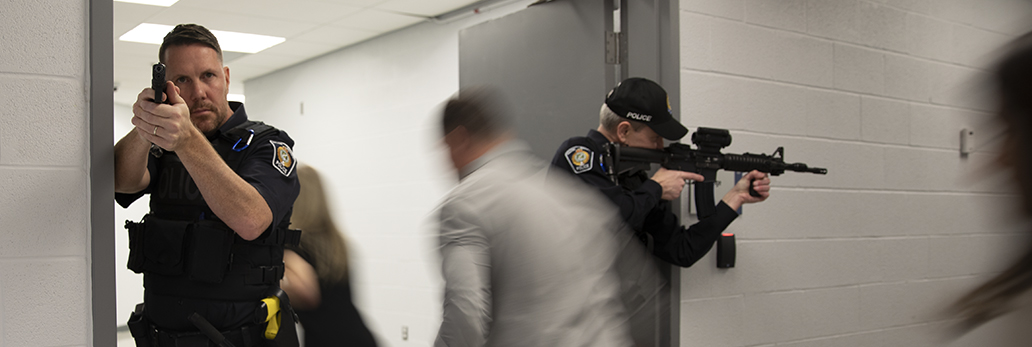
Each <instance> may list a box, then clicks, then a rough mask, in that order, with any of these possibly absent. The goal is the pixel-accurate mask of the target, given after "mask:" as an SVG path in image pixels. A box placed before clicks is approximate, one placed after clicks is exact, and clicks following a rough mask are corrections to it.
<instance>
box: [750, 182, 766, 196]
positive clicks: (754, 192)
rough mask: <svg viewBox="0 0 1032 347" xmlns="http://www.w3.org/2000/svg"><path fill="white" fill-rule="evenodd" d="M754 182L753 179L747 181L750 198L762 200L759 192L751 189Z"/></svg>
mask: <svg viewBox="0 0 1032 347" xmlns="http://www.w3.org/2000/svg"><path fill="white" fill-rule="evenodd" d="M755 181H756V179H755V178H750V179H749V195H750V196H752V197H756V198H762V197H763V196H762V195H760V192H757V191H756V189H753V182H755Z"/></svg>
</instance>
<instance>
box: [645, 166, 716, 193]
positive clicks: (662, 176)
mask: <svg viewBox="0 0 1032 347" xmlns="http://www.w3.org/2000/svg"><path fill="white" fill-rule="evenodd" d="M652 180H653V181H656V183H659V185H660V186H661V187H663V196H662V199H663V200H674V199H677V197H678V196H681V190H683V189H684V184H685V181H686V180H692V181H702V180H703V178H702V175H700V174H697V173H692V172H685V171H676V170H667V169H666V168H663V167H660V168H659V170H658V171H656V173H655V174H653V175H652Z"/></svg>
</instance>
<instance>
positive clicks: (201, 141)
mask: <svg viewBox="0 0 1032 347" xmlns="http://www.w3.org/2000/svg"><path fill="white" fill-rule="evenodd" d="M158 59H159V61H161V62H162V63H163V65H162V64H156V65H155V67H154V69H155V70H154V77H155V81H154V83H153V84H154V86H153V87H152V88H148V89H144V90H143V92H141V93H140V95H139V97H138V99H137V101H136V103H135V104H134V105H133V118H132V124H133V125H134V126H135V128H134V129H133V130H132V131H130V132H129V133H128V134H126V135H125V137H123V138H122V139H121V140H119V141H118V143H117V144H116V145H115V192H116V195H115V199H116V201H117V202H118V203H119V204H120V205H122V206H123V207H125V206H128V205H129V204H131V203H132V202H133V201H135V200H136V199H138V198H139V197H141V196H142V195H144V194H150V195H151V197H150V213H149V214H147V215H146V216H145V217H144V218H143V220H142V221H140V222H139V223H134V222H128V221H127V223H126V228H127V229H129V243H130V246H129V249H130V255H129V264H128V267H129V268H130V269H131V270H133V271H135V272H137V273H143V281H144V288H145V292H144V304H141V305H138V306H137V308H136V312H134V313H133V315H132V317H131V319H130V322H129V327H130V330H131V332H132V334H133V337H134V338H135V339H136V343H137V346H297V345H298V341H297V334H296V332H295V331H294V323H293V322H294V315H293V311H291V310H290V306H289V300H287V297H286V295H284V294H283V293H282V291H281V290H280V289H279V281H280V279H281V278H282V277H283V246H284V245H285V244H296V243H297V242H298V240H299V239H300V231H297V230H289V229H288V228H287V226H288V224H289V221H290V213H291V208H292V205H293V203H294V199H295V198H297V195H298V191H299V187H300V186H299V184H298V181H297V174H296V173H295V170H294V168H295V167H296V166H297V162H296V161H295V159H294V156H293V153H292V149H291V148H292V146H293V145H294V141H293V140H292V139H291V138H290V137H289V136H288V135H287V134H286V133H285V132H283V131H281V130H278V129H276V128H273V127H271V126H269V125H266V124H264V123H261V122H255V121H250V120H248V119H247V114H246V113H245V111H244V106H243V104H241V103H236V102H228V101H227V99H226V96H227V93H228V92H229V68H228V67H226V66H224V65H223V64H222V50H221V49H220V47H219V43H218V40H217V39H216V38H215V36H214V35H212V33H211V32H210V31H208V30H207V29H205V28H204V27H202V26H199V25H194V24H183V25H178V26H176V27H175V29H173V30H172V31H171V32H169V33H168V35H166V36H165V39H164V42H163V43H162V45H161V47H160V49H159V51H158ZM162 74H163V75H162ZM162 90H163V91H162Z"/></svg>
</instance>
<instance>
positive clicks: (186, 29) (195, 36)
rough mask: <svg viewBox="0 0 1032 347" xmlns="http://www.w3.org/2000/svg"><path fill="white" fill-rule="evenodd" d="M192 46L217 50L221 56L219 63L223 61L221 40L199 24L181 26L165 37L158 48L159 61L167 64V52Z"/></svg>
mask: <svg viewBox="0 0 1032 347" xmlns="http://www.w3.org/2000/svg"><path fill="white" fill-rule="evenodd" d="M191 44H202V45H205V46H208V47H211V49H214V50H215V53H217V54H218V55H219V62H221V61H222V48H221V47H219V40H218V39H217V38H215V35H214V34H212V33H211V31H208V29H207V28H205V27H203V26H200V25H197V24H179V25H176V27H175V28H174V29H172V31H169V32H168V34H166V35H165V39H164V41H162V42H161V48H158V61H160V62H162V63H164V62H165V50H166V49H168V48H169V47H172V46H186V45H191Z"/></svg>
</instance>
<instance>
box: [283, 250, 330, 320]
mask: <svg viewBox="0 0 1032 347" xmlns="http://www.w3.org/2000/svg"><path fill="white" fill-rule="evenodd" d="M283 265H284V271H283V280H281V281H280V287H281V288H283V291H284V292H287V296H289V297H290V305H291V306H293V307H294V308H296V309H300V310H311V309H314V308H316V307H319V303H320V301H322V294H321V293H320V291H319V276H318V275H317V274H316V273H315V268H313V267H312V264H309V263H308V262H307V261H305V258H302V257H301V256H300V255H297V253H294V251H291V250H289V249H288V250H285V251H283Z"/></svg>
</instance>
